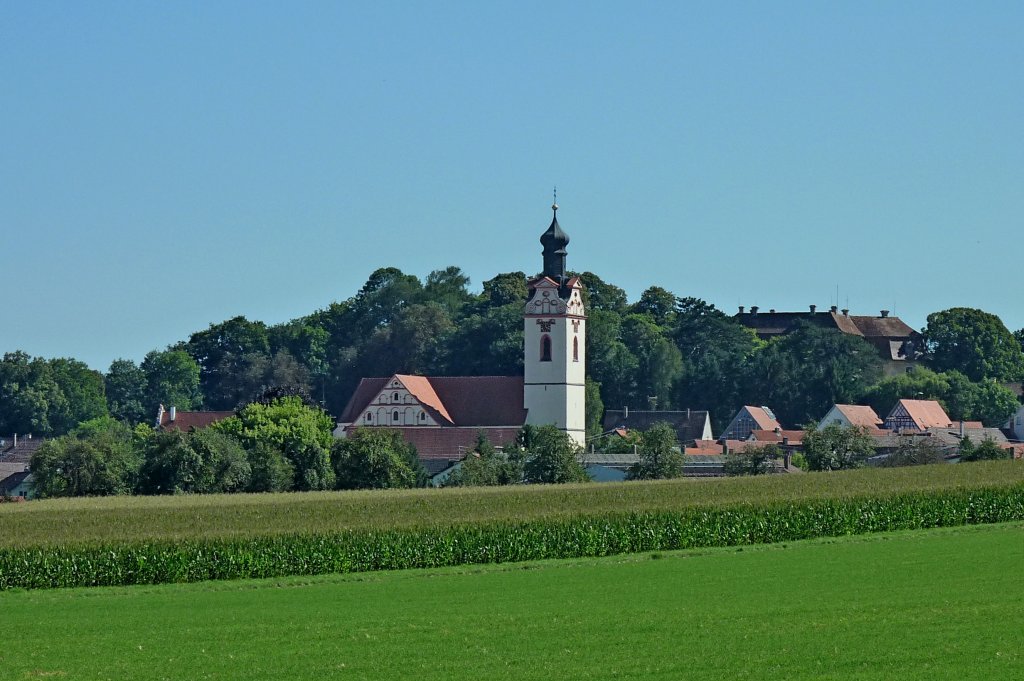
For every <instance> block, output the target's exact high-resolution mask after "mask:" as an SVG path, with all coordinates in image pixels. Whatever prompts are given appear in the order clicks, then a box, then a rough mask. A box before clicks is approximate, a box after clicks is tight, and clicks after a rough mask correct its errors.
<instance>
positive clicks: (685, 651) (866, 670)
mask: <svg viewBox="0 0 1024 681" xmlns="http://www.w3.org/2000/svg"><path fill="white" fill-rule="evenodd" d="M655 558H658V559H655ZM1022 564H1024V524H1022V523H1010V524H1000V525H985V526H972V527H963V528H952V529H941V530H927V531H917V532H902V533H895V534H876V535H870V536H862V537H847V538H842V539H832V540H813V541H807V542H798V543H793V544H789V545H788V546H787V545H770V546H761V547H747V548H744V549H715V550H705V551H690V552H679V553H668V554H663V555H661V556H651V555H649V554H641V555H634V556H628V557H613V558H603V559H586V560H573V561H550V562H538V563H528V564H518V565H504V566H485V567H471V568H461V569H460V568H448V569H442V570H430V571H423V570H409V571H403V572H384V573H372V574H363V575H349V576H334V577H321V578H307V579H296V578H289V579H281V580H267V581H244V582H207V583H202V584H192V585H165V586H155V587H154V586H150V587H127V588H95V589H76V590H51V591H31V592H6V593H0V613H2V617H3V620H2V621H3V628H4V632H5V633H4V645H2V646H0V677H2V678H10V679H39V678H62V679H474V680H475V679H517V680H518V679H545V680H547V679H597V678H600V679H672V680H676V679H716V680H718V679H865V680H867V679H879V680H881V679H885V680H887V681H888V680H890V679H901V680H902V679H922V680H925V679H927V680H928V681H932V680H935V679H957V680H959V679H1020V678H1024V580H1022V578H1021V565H1022Z"/></svg>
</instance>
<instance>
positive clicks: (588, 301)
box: [579, 272, 627, 315]
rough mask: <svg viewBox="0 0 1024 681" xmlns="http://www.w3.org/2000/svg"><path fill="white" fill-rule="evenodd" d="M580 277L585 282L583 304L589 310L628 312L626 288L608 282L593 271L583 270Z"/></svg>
mask: <svg viewBox="0 0 1024 681" xmlns="http://www.w3.org/2000/svg"><path fill="white" fill-rule="evenodd" d="M579 277H580V281H581V282H582V284H583V305H584V307H585V308H586V310H587V312H591V311H593V310H604V311H607V312H614V313H616V314H620V315H621V314H625V313H626V308H627V301H626V292H625V291H624V290H622V289H621V288H619V287H618V286H615V285H613V284H609V283H606V282H605V281H604V280H602V279H601V277H599V276H597V275H596V274H594V273H593V272H583V273H582V274H580V275H579Z"/></svg>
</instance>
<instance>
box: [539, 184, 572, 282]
mask: <svg viewBox="0 0 1024 681" xmlns="http://www.w3.org/2000/svg"><path fill="white" fill-rule="evenodd" d="M551 212H552V216H551V226H550V227H548V229H547V231H546V232H544V233H543V234H541V236H540V243H541V245H542V246H544V271H543V272H542V273H541V274H543V276H545V277H551V278H552V279H554V280H555V281H557V282H558V283H559V284H564V283H565V279H566V276H565V256H566V251H565V247H566V245H568V243H569V235H568V234H566V233H565V232H563V231H562V228H561V227H559V225H558V204H557V203H555V204H552V206H551Z"/></svg>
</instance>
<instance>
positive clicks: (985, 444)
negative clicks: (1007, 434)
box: [959, 437, 1013, 461]
mask: <svg viewBox="0 0 1024 681" xmlns="http://www.w3.org/2000/svg"><path fill="white" fill-rule="evenodd" d="M959 454H960V460H961V461H993V460H997V459H1009V458H1010V457H1011V456H1013V454H1012V452H1010V450H1008V449H1003V448H1002V447H1000V446H999V445H998V444H997V443H996V441H995V440H993V439H992V438H989V437H986V438H985V439H984V440H982V441H981V442H980V443H978V444H975V443H973V442H971V439H970V438H968V437H965V438H964V439H962V440H961V441H960V451H959Z"/></svg>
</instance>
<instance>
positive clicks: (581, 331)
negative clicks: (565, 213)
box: [523, 204, 587, 446]
mask: <svg viewBox="0 0 1024 681" xmlns="http://www.w3.org/2000/svg"><path fill="white" fill-rule="evenodd" d="M551 210H552V214H553V215H552V218H551V226H550V227H548V229H547V231H546V232H544V234H542V235H541V237H540V242H541V244H542V245H543V246H544V271H543V272H541V275H540V276H539V277H537V278H536V279H534V280H533V281H531V282H529V295H528V296H527V301H526V311H525V315H524V322H525V325H524V330H525V337H526V345H525V348H526V355H525V357H524V358H523V359H524V361H523V365H524V387H523V391H524V392H523V406H524V407H525V408H526V409H527V415H526V422H527V423H529V424H532V425H537V426H543V425H550V424H552V423H553V424H555V426H557V427H558V428H559V429H560V430H563V431H565V432H566V433H568V435H569V436H570V437H571V438H572V439H573V440H575V441H576V442H577V444H579V445H580V446H584V440H585V436H586V409H585V405H584V395H585V392H586V388H585V380H586V349H585V348H586V330H587V317H586V313H585V311H584V309H583V295H582V294H583V285H582V284H581V283H580V279H579V277H571V278H570V277H569V276H568V275H567V274H566V269H565V256H566V251H565V247H566V246H567V245H568V243H569V235H568V234H566V233H565V232H563V231H562V228H561V227H560V226H559V225H558V204H554V205H552V206H551Z"/></svg>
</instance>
